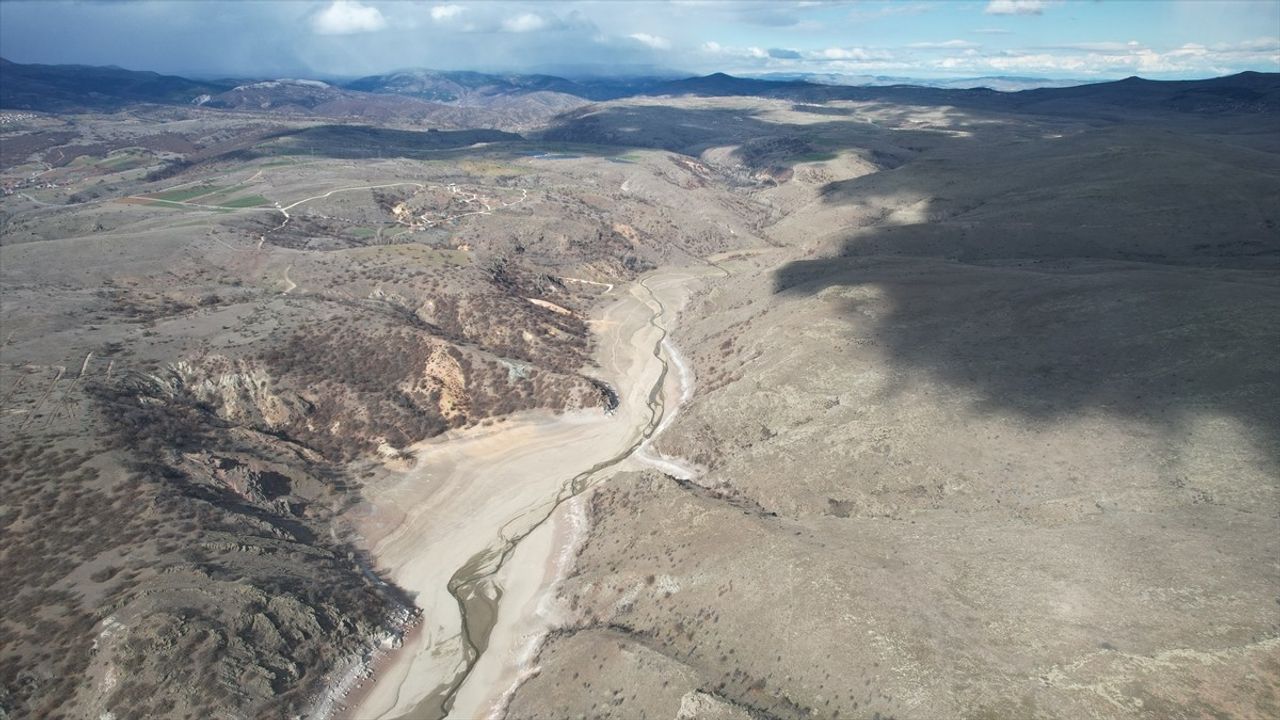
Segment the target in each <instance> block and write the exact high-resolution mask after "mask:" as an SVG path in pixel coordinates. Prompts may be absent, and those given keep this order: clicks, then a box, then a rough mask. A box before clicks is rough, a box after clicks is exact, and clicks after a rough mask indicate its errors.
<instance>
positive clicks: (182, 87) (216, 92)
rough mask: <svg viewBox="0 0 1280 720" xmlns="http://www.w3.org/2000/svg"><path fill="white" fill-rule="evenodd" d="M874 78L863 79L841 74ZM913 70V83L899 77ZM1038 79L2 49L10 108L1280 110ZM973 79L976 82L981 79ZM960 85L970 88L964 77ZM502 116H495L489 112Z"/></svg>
mask: <svg viewBox="0 0 1280 720" xmlns="http://www.w3.org/2000/svg"><path fill="white" fill-rule="evenodd" d="M842 80H843V81H854V80H865V81H866V82H861V83H859V84H846V83H845V82H839V81H842ZM898 80H903V82H895V81H898ZM1036 82H1040V83H1043V82H1044V81H1037V80H1035V79H1034V78H1019V77H994V78H973V79H970V80H938V81H919V80H910V81H906V80H905V79H902V78H892V77H885V76H836V75H798V76H791V75H773V76H768V77H759V78H743V77H734V76H732V75H726V74H724V73H713V74H711V75H705V76H700V77H690V78H684V79H679V80H670V79H659V78H618V79H611V78H606V79H593V80H569V79H566V78H562V77H556V76H553V75H520V74H506V75H501V74H487V73H478V72H465V71H436V70H421V69H418V70H402V71H397V72H393V73H388V74H385V75H373V76H369V77H363V78H359V79H357V80H352V81H349V82H344V83H341V84H329V83H324V82H319V81H316V80H295V79H279V80H265V81H256V82H255V81H245V82H238V81H222V80H219V81H198V80H190V79H187V78H183V77H179V76H175V75H160V74H158V73H153V72H140V71H132V70H123V69H121V68H117V67H92V66H84V65H23V64H18V63H13V62H9V61H7V60H3V59H0V107H4V108H11V109H27V110H41V111H52V112H67V111H75V110H113V109H119V108H121V107H124V106H126V105H129V104H133V103H153V104H162V105H178V104H191V105H197V106H204V107H210V108H221V109H233V110H234V109H242V110H254V111H271V112H280V113H289V114H302V115H314V116H320V117H365V118H369V119H383V120H385V119H390V118H418V119H421V120H426V121H434V122H441V123H444V124H452V125H462V126H466V125H485V123H484V122H482V121H481V120H480V119H479V117H480V116H479V115H478V114H477V111H481V110H482V111H485V112H492V111H499V115H501V116H502V117H503V118H504V121H503V124H505V125H506V126H517V125H520V124H522V123H523V124H526V125H528V124H536V123H537V122H539V121H541V120H544V119H546V118H549V117H551V116H553V115H555V114H558V113H560V112H564V111H566V110H570V109H573V108H575V107H580V106H582V105H584V104H587V103H590V102H596V101H602V100H612V99H617V98H623V97H631V96H638V95H651V96H660V95H705V96H731V95H752V96H760V97H770V98H778V99H785V100H790V101H793V102H799V103H824V102H830V101H833V100H879V101H893V102H899V103H906V104H911V103H920V104H934V105H936V104H945V105H953V106H956V107H982V108H985V109H997V110H1000V109H1003V110H1008V111H1015V112H1040V111H1044V112H1049V111H1052V112H1057V113H1073V112H1074V113H1081V112H1084V113H1089V112H1099V111H1105V110H1106V109H1108V108H1113V109H1131V110H1141V109H1144V108H1146V109H1152V110H1157V109H1159V110H1170V109H1171V110H1178V111H1183V112H1224V111H1257V112H1275V111H1277V110H1280V74H1277V73H1256V72H1245V73H1239V74H1237V75H1231V76H1227V77H1221V78H1214V79H1210V80H1184V81H1155V80H1144V79H1141V78H1137V77H1132V78H1127V79H1125V80H1119V81H1115V82H1103V83H1093V84H1083V85H1074V86H1069V87H1037V88H1033V89H1023V87H1024V86H1026V85H1028V84H1032V83H1036ZM971 83H972V84H971ZM957 85H960V86H963V87H956V86H957ZM490 124H492V123H490Z"/></svg>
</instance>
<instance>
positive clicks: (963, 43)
mask: <svg viewBox="0 0 1280 720" xmlns="http://www.w3.org/2000/svg"><path fill="white" fill-rule="evenodd" d="M907 47H910V48H925V49H928V48H933V49H950V48H974V47H980V46H979V45H978V43H973V42H969V41H968V40H945V41H943V42H918V43H911V44H910V45H908V46H907Z"/></svg>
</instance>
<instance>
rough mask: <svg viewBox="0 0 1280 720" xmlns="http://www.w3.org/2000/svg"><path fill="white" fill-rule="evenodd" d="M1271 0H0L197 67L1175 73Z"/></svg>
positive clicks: (1272, 65) (318, 72) (1259, 59)
mask: <svg viewBox="0 0 1280 720" xmlns="http://www.w3.org/2000/svg"><path fill="white" fill-rule="evenodd" d="M1278 34H1280V2H1275V0H1256V1H1254V0H1239V1H1233V0H1213V1H1210V2H1196V1H1194V0H1188V1H1182V2H1158V1H1156V0H1152V1H1149V2H1065V1H1060V0H989V1H988V0H975V1H973V2H879V1H876V0H860V1H847V2H840V1H833V2H772V3H770V2H755V1H737V2H669V3H664V2H619V1H609V2H600V1H596V2H529V3H523V2H483V3H479V2H462V1H459V0H447V1H446V2H435V3H433V2H375V1H372V0H326V1H323V2H321V1H315V2H304V1H298V2H199V1H192V2H166V1H163V0H146V1H137V2H130V1H125V2H57V1H54V2H27V1H18V0H7V1H5V2H2V3H0V54H3V56H4V57H6V58H7V59H9V60H13V61H15V62H27V63H31V62H36V63H81V64H93V65H119V66H121V67H126V68H130V69H142V70H156V71H161V72H169V73H178V74H187V75H197V76H206V77H212V76H239V77H247V76H248V77H280V76H302V77H321V78H333V77H356V76H360V75H367V74H373V73H382V72H387V71H389V70H393V69H397V68H406V67H431V68H437V69H475V70H483V71H520V72H550V73H556V74H563V75H573V76H582V75H640V74H650V75H651V74H680V73H684V74H690V73H705V72H712V71H724V72H729V73H734V74H739V75H757V74H766V73H787V74H808V73H822V74H830V75H841V76H868V75H891V76H895V77H916V78H946V77H973V76H991V75H1017V76H1035V77H1043V78H1080V79H1090V80H1097V79H1108V78H1119V77H1125V76H1129V75H1140V76H1143V77H1150V78H1162V79H1172V78H1191V77H1208V76H1215V75H1225V74H1229V73H1234V72H1239V71H1242V70H1260V71H1267V72H1277V71H1280V38H1278V37H1277V35H1278Z"/></svg>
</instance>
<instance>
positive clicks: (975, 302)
mask: <svg viewBox="0 0 1280 720" xmlns="http://www.w3.org/2000/svg"><path fill="white" fill-rule="evenodd" d="M1041 145H1043V144H1041ZM1209 153H1211V154H1212V157H1209V155H1208V154H1209ZM1277 193H1280V163H1277V162H1276V158H1274V157H1272V158H1267V157H1265V156H1260V155H1259V154H1257V153H1253V152H1251V151H1250V152H1245V151H1243V150H1242V151H1241V152H1239V153H1236V154H1233V153H1232V152H1228V151H1226V150H1224V148H1223V147H1222V146H1221V145H1218V144H1214V145H1212V146H1206V145H1204V144H1202V143H1200V142H1199V141H1198V140H1196V139H1194V138H1187V137H1174V136H1164V137H1154V138H1153V137H1152V136H1151V134H1149V133H1144V132H1142V130H1141V128H1137V129H1119V130H1116V129H1104V130H1101V131H1097V132H1090V133H1084V134H1082V135H1081V136H1079V137H1078V138H1075V139H1074V140H1071V141H1070V142H1068V143H1066V144H1063V145H1059V146H1056V147H1052V148H1049V149H1047V148H1046V147H1043V146H1036V145H1034V144H1031V145H1026V146H1025V147H1024V146H1022V145H1018V144H1013V145H1009V146H1007V147H1006V148H1004V149H1003V150H1002V149H991V148H989V147H987V148H984V149H983V150H982V151H981V152H980V153H972V152H968V151H966V150H965V149H963V148H959V149H958V146H956V145H954V144H952V145H947V146H943V147H941V148H940V151H939V152H937V153H933V154H928V155H926V156H923V157H922V158H919V159H917V160H915V161H913V163H912V164H910V165H908V166H905V167H903V168H900V169H899V170H897V171H895V172H892V173H880V174H878V175H872V176H867V177H864V178H859V179H857V180H853V181H849V182H845V183H833V184H832V185H831V186H829V187H828V188H826V191H825V193H824V197H823V202H824V203H825V204H829V205H838V206H843V205H853V204H858V203H865V204H868V205H877V206H887V207H893V206H894V203H895V201H897V202H899V204H901V205H904V206H905V205H906V204H908V203H910V206H911V208H912V213H913V214H912V216H911V217H909V218H904V217H903V215H902V213H901V212H899V213H898V214H897V215H895V214H892V213H891V214H889V215H887V217H886V218H884V221H883V222H881V223H880V224H878V225H876V226H874V227H866V228H860V229H851V230H850V231H849V232H848V233H847V234H846V236H845V237H844V239H843V241H841V242H840V244H839V248H838V249H837V252H836V254H835V256H834V257H826V258H823V259H810V260H801V261H796V262H792V263H789V264H787V265H785V266H784V267H782V268H780V269H779V270H778V271H777V272H776V273H775V275H774V291H775V293H778V294H782V295H817V294H819V293H822V294H823V295H824V297H827V298H829V299H831V300H833V301H834V302H835V303H836V306H837V307H838V308H839V309H840V310H839V312H840V314H841V315H842V316H843V317H845V318H847V320H848V322H849V328H850V331H851V332H853V333H856V334H857V336H858V340H859V342H860V343H863V344H871V345H873V346H874V347H875V348H876V349H877V350H878V351H879V352H881V353H883V356H884V357H885V358H886V359H887V361H888V363H889V364H890V365H891V366H892V367H893V368H894V369H895V370H896V371H897V372H896V373H893V375H894V376H896V377H901V378H918V377H927V378H930V379H932V380H936V381H938V382H940V383H943V384H945V386H947V387H949V388H951V389H953V390H955V391H958V392H959V394H961V395H962V396H965V397H968V398H971V399H972V401H973V402H974V404H975V406H976V407H977V409H979V410H980V411H982V412H990V413H1015V414H1017V415H1020V416H1022V417H1024V418H1027V419H1028V420H1029V421H1033V422H1059V421H1066V420H1068V419H1071V418H1078V417H1083V416H1088V415H1092V414H1099V413H1101V414H1106V415H1112V416H1120V417H1124V418H1131V419H1134V420H1138V421H1141V422H1143V423H1146V424H1147V425H1148V426H1149V427H1153V428H1158V429H1160V431H1161V432H1162V433H1163V435H1164V438H1165V441H1166V442H1167V443H1168V444H1169V447H1170V451H1171V452H1172V453H1175V454H1176V453H1177V452H1178V450H1179V448H1180V447H1181V446H1182V445H1183V443H1184V442H1185V439H1186V435H1187V433H1188V432H1189V430H1188V428H1189V421H1190V420H1191V419H1192V418H1205V417H1214V416H1227V417H1230V418H1232V419H1233V420H1234V421H1235V422H1236V425H1237V427H1238V428H1239V429H1240V432H1241V433H1243V434H1246V435H1249V436H1251V438H1252V440H1253V441H1254V442H1255V443H1256V445H1257V447H1258V448H1260V449H1261V450H1262V452H1263V453H1264V454H1265V456H1266V457H1268V458H1269V459H1270V461H1271V463H1272V466H1273V468H1274V467H1276V464H1277V463H1280V404H1277V403H1276V402H1275V398H1276V397H1277V394H1278V391H1280V363H1277V362H1276V360H1275V348H1276V347H1280V275H1278V274H1277V272H1276V270H1277V269H1280V233H1277V231H1276V228H1277V226H1278V225H1280V208H1277V207H1276V204H1275V203H1274V202H1269V201H1268V198H1274V197H1277V196H1278V195H1277ZM858 288H861V289H862V291H861V292H859V291H856V290H855V289H858ZM867 290H872V292H870V293H868V292H866V291H867ZM871 297H874V298H877V300H874V301H872V300H868V298H871ZM854 298H858V299H854ZM869 316H870V317H872V318H874V320H869V319H868V317H869ZM904 382H911V380H905V381H904ZM890 392H893V390H890Z"/></svg>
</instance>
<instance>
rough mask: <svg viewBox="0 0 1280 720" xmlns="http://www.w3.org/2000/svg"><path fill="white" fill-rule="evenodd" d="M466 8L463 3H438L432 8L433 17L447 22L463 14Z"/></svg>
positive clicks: (437, 20) (438, 20)
mask: <svg viewBox="0 0 1280 720" xmlns="http://www.w3.org/2000/svg"><path fill="white" fill-rule="evenodd" d="M463 10H466V8H464V7H462V6H461V5H436V6H434V7H432V8H431V19H432V20H435V21H436V22H447V21H449V20H452V19H454V18H456V17H458V16H459V15H461V14H462V11H463Z"/></svg>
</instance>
